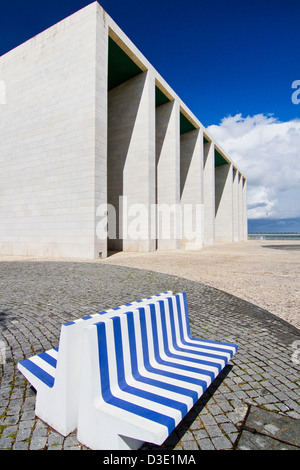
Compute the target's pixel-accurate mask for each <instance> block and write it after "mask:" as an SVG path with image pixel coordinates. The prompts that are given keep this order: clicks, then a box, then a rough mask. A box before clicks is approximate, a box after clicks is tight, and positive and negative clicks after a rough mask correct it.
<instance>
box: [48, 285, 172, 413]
mask: <svg viewBox="0 0 300 470" xmlns="http://www.w3.org/2000/svg"><path fill="white" fill-rule="evenodd" d="M170 295H172V292H171V291H167V292H164V293H161V294H157V295H154V296H151V297H148V298H146V299H141V300H138V301H136V302H132V303H131V304H127V305H122V306H120V307H117V308H112V309H109V310H106V311H102V312H100V313H97V314H94V315H89V316H87V317H84V318H80V319H77V320H75V321H71V322H68V323H65V324H63V325H62V327H61V332H60V339H59V347H58V359H57V365H56V371H55V381H54V384H55V382H57V383H59V388H60V394H61V396H62V397H65V400H66V401H70V406H69V407H66V408H69V409H74V408H76V407H77V404H78V393H79V381H80V369H81V358H82V332H83V330H84V329H85V328H86V327H87V326H89V325H93V324H95V323H97V322H99V320H101V319H104V318H106V317H107V318H108V317H111V316H113V315H116V314H119V315H121V314H123V313H124V312H127V311H129V310H132V309H134V308H136V306H144V305H148V304H149V303H150V302H155V301H157V300H158V299H162V298H165V297H168V296H170ZM70 419H71V418H70Z"/></svg>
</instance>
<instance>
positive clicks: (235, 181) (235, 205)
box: [232, 168, 240, 242]
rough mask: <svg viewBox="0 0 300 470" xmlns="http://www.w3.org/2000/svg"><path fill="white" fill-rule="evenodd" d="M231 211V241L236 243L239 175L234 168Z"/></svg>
mask: <svg viewBox="0 0 300 470" xmlns="http://www.w3.org/2000/svg"><path fill="white" fill-rule="evenodd" d="M232 206H233V207H232V210H233V241H234V242H238V241H239V239H240V234H239V175H238V171H237V169H236V168H233V187H232Z"/></svg>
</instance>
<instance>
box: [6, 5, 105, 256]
mask: <svg viewBox="0 0 300 470" xmlns="http://www.w3.org/2000/svg"><path fill="white" fill-rule="evenodd" d="M95 12H96V6H95V5H91V6H90V7H89V8H87V9H84V10H81V11H80V12H78V13H76V14H75V15H73V16H71V17H69V18H67V19H65V20H64V21H62V22H60V23H59V24H57V25H55V26H53V27H52V28H50V29H48V30H47V31H45V32H43V33H41V34H39V35H38V36H36V37H34V38H33V39H31V40H30V41H27V42H26V43H24V44H23V45H21V46H19V47H18V48H16V49H14V50H12V51H11V52H9V53H8V54H6V55H5V56H3V57H2V58H1V60H0V77H1V79H2V80H4V81H5V83H6V93H7V96H6V104H5V105H2V106H1V121H0V175H1V184H0V191H1V192H0V200H1V204H0V219H1V223H0V252H1V253H2V254H12V255H32V256H44V257H47V256H49V257H56V256H75V257H78V258H85V257H94V255H95V253H94V233H95V230H94V229H95V226H94V224H95V220H94V209H95V202H94V201H95V197H94V192H95V158H94V155H95V67H96V40H95V39H96V21H95ZM100 62H101V60H100ZM104 79H105V77H104Z"/></svg>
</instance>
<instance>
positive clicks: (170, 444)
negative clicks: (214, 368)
mask: <svg viewBox="0 0 300 470" xmlns="http://www.w3.org/2000/svg"><path fill="white" fill-rule="evenodd" d="M232 368H233V366H232V365H230V364H227V365H226V366H225V367H224V369H223V370H222V371H221V372H220V373H219V375H218V376H217V377H216V378H215V379H214V380H213V382H212V383H211V384H210V386H209V387H208V388H207V389H206V390H205V392H204V393H203V395H202V396H201V397H200V398H199V399H198V401H197V402H196V403H195V404H194V406H193V407H192V408H191V409H190V411H189V412H188V413H187V415H186V416H185V417H184V418H183V420H182V421H181V422H180V423H179V424H178V426H177V427H176V428H175V429H174V431H173V432H172V433H171V434H170V435H169V437H168V438H167V439H166V440H165V442H164V443H163V444H162V445H161V446H157V445H154V444H148V443H145V444H144V445H143V446H142V447H141V450H173V449H174V448H175V447H176V445H177V444H178V443H179V441H180V440H181V439H182V437H183V436H184V434H185V433H186V432H187V431H188V430H189V429H190V427H191V426H192V424H193V423H194V421H195V420H196V419H197V418H198V416H199V414H200V413H201V411H202V410H203V408H205V406H206V405H207V403H208V402H209V400H210V399H211V397H212V396H213V395H214V393H215V392H216V391H217V390H218V388H219V387H220V385H222V383H223V382H224V380H225V379H226V377H227V375H228V374H229V373H230V371H231V370H232Z"/></svg>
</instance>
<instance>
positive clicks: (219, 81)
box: [0, 0, 300, 230]
mask: <svg viewBox="0 0 300 470" xmlns="http://www.w3.org/2000/svg"><path fill="white" fill-rule="evenodd" d="M89 3H92V2H91V1H88V0H51V1H45V0H27V1H24V0H23V1H21V0H14V1H11V0H1V2H0V55H2V54H4V53H5V52H7V51H9V50H10V49H12V48H14V47H16V46H18V45H19V44H21V43H22V42H24V41H26V40H27V39H30V38H31V37H32V36H34V35H36V34H38V33H39V32H41V31H43V30H44V29H46V28H48V27H50V26H51V25H53V24H55V23H57V22H58V21H60V20H61V19H63V18H65V17H66V16H68V15H70V14H72V13H74V12H75V11H77V10H79V9H80V8H83V7H84V6H86V5H87V4H89ZM99 3H100V4H101V5H102V6H103V8H104V9H105V10H106V11H107V13H108V14H109V15H110V16H111V17H112V18H113V19H114V20H115V22H116V23H117V24H118V25H119V26H120V27H121V28H122V30H123V31H124V32H125V33H126V34H127V35H128V36H129V38H130V39H131V40H132V41H133V42H134V43H135V45H136V46H137V47H138V48H139V49H140V51H141V52H142V53H143V54H144V55H145V56H146V58H147V59H148V60H149V61H150V62H151V63H152V65H153V66H154V67H155V68H156V69H157V70H158V72H159V73H160V74H161V75H162V76H163V78H164V79H165V80H166V81H167V82H168V83H169V85H170V86H171V87H172V88H173V89H174V91H175V92H176V93H177V94H178V95H179V96H180V97H181V99H182V100H183V101H184V102H185V103H186V104H187V106H188V107H189V108H190V109H191V111H192V112H193V113H194V114H195V115H196V116H197V117H198V119H199V120H200V121H201V122H202V123H203V124H204V126H205V127H208V128H209V130H210V131H211V133H214V136H216V138H217V140H218V141H219V142H220V144H221V145H222V146H223V147H224V149H225V150H227V151H228V152H229V151H230V152H231V153H230V155H231V154H233V155H234V157H235V158H233V160H234V161H235V162H236V163H237V164H238V165H239V166H240V168H241V169H242V171H244V172H245V173H246V176H247V178H248V188H249V198H248V202H249V206H250V209H249V212H248V217H249V218H250V219H256V218H257V219H264V218H270V219H274V220H275V219H290V218H294V219H295V218H297V217H300V204H299V203H298V201H299V200H300V189H299V188H300V167H299V165H300V163H299V162H300V150H299V149H300V140H299V134H300V104H295V103H293V101H292V94H293V92H295V89H292V83H293V82H294V81H295V80H300V66H299V64H300V47H299V44H300V27H299V18H300V1H299V0H251V1H248V0H206V1H202V0H183V1H181V0H172V1H171V0H169V1H166V0H149V1H148V0H147V1H142V0H126V1H125V0H102V1H100V2H99ZM0 79H1V77H0ZM296 91H297V90H296ZM299 98H300V93H299ZM233 117H235V119H233ZM287 123H288V124H289V125H286V124H287ZM253 135H254V139H252V137H253ZM270 135H271V136H272V138H271V137H270ZM260 138H264V139H266V141H263V145H264V150H263V152H261V151H260V147H259V145H260V142H261V141H260ZM280 139H281V140H280ZM249 141H251V142H252V141H253V142H256V145H255V146H254V144H253V145H252V147H251V145H249ZM260 155H261V156H260ZM286 155H288V159H286ZM266 162H267V163H268V164H266ZM283 162H286V164H288V165H290V166H291V165H292V168H291V172H292V173H293V181H292V186H291V187H290V185H289V180H290V172H286V173H287V174H286V175H285V180H286V181H285V183H286V184H283V181H282V177H283V175H282V171H280V165H281V164H282V163H283ZM259 169H260V172H261V175H259V174H258V173H259ZM263 171H272V172H275V173H276V174H277V176H278V178H277V179H276V178H273V179H269V181H268V182H267V183H266V184H265V185H264V183H263ZM291 206H292V207H291ZM299 230H300V228H299Z"/></svg>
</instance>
